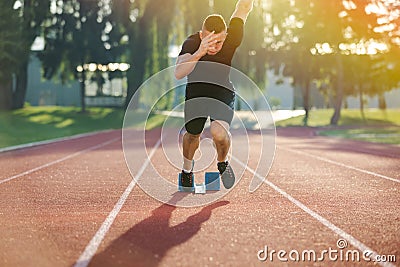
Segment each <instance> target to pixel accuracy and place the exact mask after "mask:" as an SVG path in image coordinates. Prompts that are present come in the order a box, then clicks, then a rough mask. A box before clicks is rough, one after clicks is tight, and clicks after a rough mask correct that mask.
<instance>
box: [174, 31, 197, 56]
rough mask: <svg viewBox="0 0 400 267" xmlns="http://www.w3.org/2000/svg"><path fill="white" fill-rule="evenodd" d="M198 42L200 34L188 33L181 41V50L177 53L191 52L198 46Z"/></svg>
mask: <svg viewBox="0 0 400 267" xmlns="http://www.w3.org/2000/svg"><path fill="white" fill-rule="evenodd" d="M200 43H201V39H200V35H199V33H198V32H197V33H195V34H192V35H190V36H189V37H188V38H186V40H185V41H184V42H183V45H182V49H181V52H180V53H179V55H183V54H187V53H190V54H193V53H194V52H196V50H197V49H198V48H199V45H200Z"/></svg>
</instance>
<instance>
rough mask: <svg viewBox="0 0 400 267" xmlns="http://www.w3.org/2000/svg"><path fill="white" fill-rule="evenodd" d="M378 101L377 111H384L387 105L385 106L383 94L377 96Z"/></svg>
mask: <svg viewBox="0 0 400 267" xmlns="http://www.w3.org/2000/svg"><path fill="white" fill-rule="evenodd" d="M378 101H379V109H381V110H386V107H387V105H386V99H385V96H384V94H379V95H378Z"/></svg>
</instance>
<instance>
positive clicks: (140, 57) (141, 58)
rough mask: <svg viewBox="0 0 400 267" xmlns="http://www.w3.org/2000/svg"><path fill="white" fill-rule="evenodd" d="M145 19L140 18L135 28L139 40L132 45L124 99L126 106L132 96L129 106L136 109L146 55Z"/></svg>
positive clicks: (132, 35) (132, 36)
mask: <svg viewBox="0 0 400 267" xmlns="http://www.w3.org/2000/svg"><path fill="white" fill-rule="evenodd" d="M145 19H147V18H142V19H141V20H140V22H139V23H140V25H139V26H140V27H138V28H137V30H138V31H139V33H138V40H141V41H140V42H135V43H134V44H133V47H132V53H133V55H132V57H131V62H130V63H131V66H133V68H131V69H130V70H129V71H128V92H127V96H126V101H125V107H128V105H129V103H130V101H131V99H132V97H134V98H133V100H132V101H133V103H131V105H130V107H131V108H135V109H137V108H138V107H139V94H140V92H138V89H139V87H140V86H141V85H142V82H143V80H144V75H145V66H146V58H147V57H146V55H147V47H146V44H147V33H146V31H147V30H148V27H147V23H146V22H145ZM130 36H131V37H130V39H132V40H134V39H135V37H134V31H132V33H131V35H130Z"/></svg>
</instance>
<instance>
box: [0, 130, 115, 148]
mask: <svg viewBox="0 0 400 267" xmlns="http://www.w3.org/2000/svg"><path fill="white" fill-rule="evenodd" d="M113 131H117V130H116V129H113V130H104V131H97V132H91V133H83V134H76V135H71V136H67V137H60V138H55V139H50V140H44V141H38V142H33V143H27V144H22V145H17V146H9V147H4V148H0V153H4V152H10V151H14V150H20V149H26V148H33V147H37V146H42V145H49V144H54V143H59V142H65V141H69V140H74V139H79V138H83V137H89V136H93V135H98V134H103V133H109V132H113Z"/></svg>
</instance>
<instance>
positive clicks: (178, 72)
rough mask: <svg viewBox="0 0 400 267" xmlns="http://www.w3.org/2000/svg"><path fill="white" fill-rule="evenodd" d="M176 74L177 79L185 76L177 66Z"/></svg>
mask: <svg viewBox="0 0 400 267" xmlns="http://www.w3.org/2000/svg"><path fill="white" fill-rule="evenodd" d="M174 76H175V79H177V80H180V79H182V78H183V77H185V76H184V75H182V73H181V72H180V71H179V70H177V68H175V70H174Z"/></svg>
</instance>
